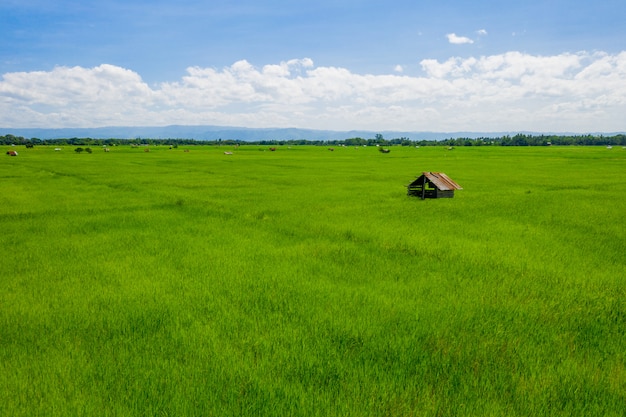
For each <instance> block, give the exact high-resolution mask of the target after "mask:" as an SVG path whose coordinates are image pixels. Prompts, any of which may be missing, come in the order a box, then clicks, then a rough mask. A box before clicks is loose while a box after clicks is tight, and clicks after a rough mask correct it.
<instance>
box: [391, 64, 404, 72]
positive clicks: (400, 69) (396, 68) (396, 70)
mask: <svg viewBox="0 0 626 417" xmlns="http://www.w3.org/2000/svg"><path fill="white" fill-rule="evenodd" d="M393 70H394V71H395V72H404V67H402V65H396V66H395V67H394V68H393Z"/></svg>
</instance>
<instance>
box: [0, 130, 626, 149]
mask: <svg viewBox="0 0 626 417" xmlns="http://www.w3.org/2000/svg"><path fill="white" fill-rule="evenodd" d="M0 145H9V146H10V145H24V146H27V147H31V146H39V145H54V146H62V145H69V146H118V145H136V146H140V145H166V146H167V145H169V146H173V147H178V146H183V145H210V146H222V145H231V146H235V145H318V146H329V145H332V146H343V145H345V146H376V145H379V146H550V145H558V146H564V145H575V146H609V145H611V146H626V135H625V134H615V135H612V136H604V135H591V134H587V135H543V134H542V135H531V134H521V133H520V134H516V135H513V136H510V135H505V136H499V137H480V138H468V137H465V138H464V137H459V138H449V139H443V140H426V139H422V140H411V139H409V138H406V137H401V138H394V139H385V138H384V137H383V136H382V135H381V134H377V135H376V136H375V137H374V138H369V139H364V138H359V137H356V138H348V139H338V140H308V139H290V140H271V139H268V140H258V141H252V142H248V141H242V140H237V139H226V140H222V139H216V140H197V139H151V138H135V139H115V138H110V139H93V138H63V139H38V138H24V137H21V136H14V135H4V136H0Z"/></svg>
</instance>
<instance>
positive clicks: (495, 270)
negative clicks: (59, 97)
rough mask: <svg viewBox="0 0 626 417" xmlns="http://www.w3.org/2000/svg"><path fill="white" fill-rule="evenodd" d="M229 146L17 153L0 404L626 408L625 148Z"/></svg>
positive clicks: (9, 193)
mask: <svg viewBox="0 0 626 417" xmlns="http://www.w3.org/2000/svg"><path fill="white" fill-rule="evenodd" d="M224 150H225V148H224V147H222V148H219V147H190V148H189V152H184V151H183V148H179V149H168V148H167V147H152V148H151V151H150V152H149V153H145V152H143V150H142V149H135V148H130V147H116V148H112V149H111V152H110V153H104V152H102V153H100V152H96V151H94V153H93V154H91V155H89V154H84V155H79V154H76V153H74V152H73V151H72V149H69V148H66V149H63V151H61V152H54V151H53V149H52V148H47V147H43V146H41V147H36V148H34V149H24V150H21V151H20V155H19V156H18V157H6V158H3V159H2V162H1V163H0V177H1V178H3V193H2V195H1V196H0V226H1V227H2V230H3V233H2V234H0V243H1V245H2V248H3V251H4V254H5V255H4V256H3V267H2V268H1V269H0V414H2V415H13V416H20V415H24V416H26V415H29V416H30V415H51V416H56V415H58V416H62V415H110V416H117V415H120V416H121V415H124V416H128V415H198V416H200V415H202V416H210V415H215V416H241V415H263V416H273V415H275V416H284V415H291V416H317V415H319V416H332V415H340V416H444V415H454V416H530V415H557V416H558V415H562V416H575V415H578V416H590V415H601V416H610V415H614V416H619V415H623V404H624V402H625V400H626V394H624V393H625V392H626V367H625V363H626V352H625V351H624V349H623V346H626V331H625V330H624V329H625V328H626V327H625V326H624V325H625V324H626V306H625V304H626V301H624V300H625V298H624V295H625V294H624V276H626V262H625V261H624V258H623V256H624V253H625V252H626V251H625V249H626V228H625V227H624V224H625V220H626V214H625V213H626V198H625V197H624V196H626V177H624V172H625V171H624V168H625V164H626V152H623V151H622V150H621V149H612V150H607V149H604V148H592V147H565V148H561V147H551V148H503V147H493V148H491V147H485V148H480V147H479V148H472V147H469V148H457V149H455V150H453V151H448V150H445V149H443V148H419V149H416V148H396V147H394V148H392V151H391V153H390V154H385V155H383V154H380V153H379V152H377V151H376V149H374V148H358V149H355V148H335V151H334V152H329V151H328V150H326V149H325V148H321V147H319V148H318V147H297V146H294V147H292V148H291V149H288V148H287V147H279V148H278V150H277V151H276V152H269V151H268V150H267V148H265V147H259V146H242V147H240V148H238V149H231V148H229V149H227V150H233V151H234V155H224V154H223V151H224ZM421 171H443V172H446V173H447V174H448V175H449V176H450V177H451V178H453V179H454V180H455V181H457V182H459V183H460V184H461V185H462V186H463V187H464V190H461V191H457V192H456V196H455V198H453V199H442V200H425V201H421V200H418V199H412V198H408V197H406V195H405V194H406V189H405V186H406V184H408V183H409V182H411V181H412V180H413V179H414V178H415V177H416V176H417V175H418V174H419V173H420V172H421Z"/></svg>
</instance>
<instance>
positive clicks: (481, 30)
mask: <svg viewBox="0 0 626 417" xmlns="http://www.w3.org/2000/svg"><path fill="white" fill-rule="evenodd" d="M476 33H477V34H478V36H487V31H486V30H485V29H480V30H477V31H476Z"/></svg>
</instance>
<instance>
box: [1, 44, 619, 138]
mask: <svg viewBox="0 0 626 417" xmlns="http://www.w3.org/2000/svg"><path fill="white" fill-rule="evenodd" d="M420 64H421V66H422V69H423V75H421V76H409V75H407V74H405V73H404V72H403V71H402V70H403V68H402V67H401V66H397V67H396V68H394V73H391V74H387V75H372V74H356V73H353V72H351V71H350V70H348V69H346V68H339V67H316V66H315V65H314V63H313V61H312V60H310V59H308V58H305V59H294V60H289V61H285V62H280V63H278V64H268V65H265V66H262V67H256V66H254V65H252V64H251V63H249V62H248V61H245V60H242V61H238V62H235V63H234V64H232V65H231V66H229V67H225V68H222V69H215V68H200V67H190V68H188V69H187V74H186V75H185V76H184V77H182V78H181V79H180V80H178V81H177V82H169V83H162V84H159V85H154V86H149V85H147V84H146V83H145V82H144V81H143V80H142V78H141V76H140V75H139V74H137V73H135V72H133V71H130V70H128V69H124V68H120V67H117V66H113V65H106V64H105V65H100V66H98V67H94V68H83V67H72V68H69V67H58V68H55V69H53V70H52V71H38V72H15V73H7V74H4V76H3V77H2V79H0V126H4V127H90V126H111V125H167V124H218V125H238V126H249V127H280V126H296V127H307V128H318V129H338V130H349V129H361V128H363V129H374V130H387V129H390V130H436V131H451V130H475V131H488V130H534V131H581V132H588V131H607V132H610V131H623V130H624V124H623V114H626V52H621V53H619V54H608V53H587V52H579V53H576V54H569V53H566V54H560V55H554V56H537V55H529V54H524V53H521V52H508V53H504V54H500V55H491V56H481V57H469V58H457V57H453V58H449V59H447V60H444V61H438V60H434V59H424V60H422V61H421V63H420ZM0 133H1V132H0Z"/></svg>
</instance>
